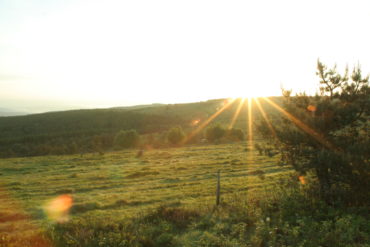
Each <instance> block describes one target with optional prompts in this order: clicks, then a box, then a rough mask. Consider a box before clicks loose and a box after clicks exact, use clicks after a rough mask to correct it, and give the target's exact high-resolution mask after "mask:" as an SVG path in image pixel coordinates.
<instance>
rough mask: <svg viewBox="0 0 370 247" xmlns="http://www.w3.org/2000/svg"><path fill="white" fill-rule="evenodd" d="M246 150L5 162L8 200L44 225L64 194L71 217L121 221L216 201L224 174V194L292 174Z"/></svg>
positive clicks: (228, 147)
mask: <svg viewBox="0 0 370 247" xmlns="http://www.w3.org/2000/svg"><path fill="white" fill-rule="evenodd" d="M246 147H247V143H234V144H220V145H205V146H191V147H183V148H168V149H160V150H148V151H145V152H144V155H143V156H142V157H140V158H136V153H137V150H125V151H120V152H112V153H106V154H105V155H99V154H86V155H84V156H83V157H81V156H80V155H66V156H42V157H33V158H11V159H2V160H1V163H0V164H1V165H0V174H1V175H0V177H1V182H2V186H3V188H5V190H6V192H7V193H8V194H10V197H11V198H12V199H14V200H15V201H16V202H17V203H18V204H20V205H21V206H20V208H22V210H24V211H25V212H26V213H27V214H29V215H31V217H32V219H33V220H35V221H36V223H38V224H40V223H41V224H43V223H45V222H48V219H47V218H46V217H45V215H44V213H43V210H42V207H43V205H45V203H46V202H47V201H48V200H50V199H53V198H55V197H57V196H58V195H60V194H71V195H72V197H73V201H74V203H73V204H74V205H73V207H72V209H71V217H72V218H76V217H87V216H88V217H105V218H111V219H114V220H115V221H119V220H122V219H125V218H127V217H134V216H136V215H137V214H139V213H142V212H145V211H147V210H148V209H153V208H156V207H158V206H159V205H162V204H173V205H180V204H181V205H183V206H186V205H191V206H194V205H196V204H204V203H213V201H214V200H215V189H216V173H217V171H218V170H220V171H221V186H222V188H221V193H222V196H223V197H224V196H225V195H226V194H230V193H234V192H241V191H247V190H250V191H253V190H256V189H259V188H262V187H266V186H268V185H269V177H270V176H276V175H278V174H281V175H282V174H284V173H287V172H288V169H287V168H283V167H279V166H277V160H276V159H277V158H268V157H264V156H260V155H258V153H257V152H255V151H252V150H249V148H246ZM256 171H261V172H263V173H264V176H265V178H264V179H261V176H260V173H259V172H256ZM223 197H222V198H223ZM0 227H1V223H0Z"/></svg>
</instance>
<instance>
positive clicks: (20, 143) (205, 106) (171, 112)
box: [0, 99, 279, 157]
mask: <svg viewBox="0 0 370 247" xmlns="http://www.w3.org/2000/svg"><path fill="white" fill-rule="evenodd" d="M275 100H279V99H275ZM239 102H240V100H236V101H235V102H234V103H233V104H232V105H231V106H230V107H229V108H228V109H227V110H225V111H224V112H223V113H222V114H220V115H219V116H218V117H217V118H216V119H215V120H214V122H213V123H212V124H221V125H222V126H224V127H225V128H226V126H228V125H229V124H230V122H231V119H232V117H233V115H234V113H235V111H236V109H237V107H238V105H239ZM225 103H226V100H224V99H220V100H209V101H206V102H198V103H188V104H172V105H151V106H143V107H127V108H110V109H91V110H73V111H63V112H49V113H42V114H33V115H26V116H16V117H1V118H0V157H20V156H38V155H48V154H56V155H60V154H73V153H85V152H103V151H107V150H111V149H114V148H115V138H116V135H117V134H118V133H119V132H120V131H125V130H135V131H136V132H137V133H138V134H139V135H140V139H141V141H140V143H141V144H142V145H151V146H153V147H161V146H164V145H166V144H168V141H167V134H168V133H167V132H168V131H169V130H170V129H171V128H174V127H181V128H182V129H183V131H184V134H188V133H190V132H191V131H193V130H194V129H196V128H197V127H198V124H200V123H202V122H203V121H205V120H206V119H207V118H209V117H210V116H212V114H214V113H215V112H216V111H217V110H218V109H220V108H221V107H222V106H223V105H224V104H225ZM261 103H262V104H263V102H262V101H261ZM263 106H264V108H265V109H266V110H267V111H268V112H269V113H271V114H274V112H273V111H272V110H271V107H269V106H268V105H267V104H263ZM246 110H247V107H246V106H243V108H242V109H241V113H240V115H239V117H238V121H236V123H235V128H240V129H243V130H244V131H245V130H246V118H247V114H246ZM254 111H255V113H257V112H256V111H257V109H256V107H254ZM254 115H256V114H254ZM257 115H258V114H257ZM229 134H230V133H229ZM234 135H235V133H234ZM239 135H242V134H240V133H239ZM234 137H235V136H234ZM203 138H205V132H204V131H203V132H201V133H200V134H199V135H197V136H195V137H194V140H189V142H190V143H194V142H201V140H202V139H203ZM216 139H219V138H216ZM234 139H235V138H234ZM237 139H238V138H237ZM171 142H173V141H170V143H169V144H171ZM172 144H173V143H172Z"/></svg>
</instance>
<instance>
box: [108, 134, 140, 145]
mask: <svg viewBox="0 0 370 247" xmlns="http://www.w3.org/2000/svg"><path fill="white" fill-rule="evenodd" d="M139 142H140V136H139V134H138V133H137V131H136V130H121V131H120V132H118V134H117V135H116V137H115V138H114V145H115V147H117V148H134V147H137V146H138V145H139Z"/></svg>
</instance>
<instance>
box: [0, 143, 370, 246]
mask: <svg viewBox="0 0 370 247" xmlns="http://www.w3.org/2000/svg"><path fill="white" fill-rule="evenodd" d="M278 160H279V159H278V157H277V156H274V157H269V156H264V155H261V154H260V153H259V152H257V151H256V150H255V149H254V148H253V147H252V146H251V145H249V144H248V142H239V143H229V144H205V145H194V146H186V147H177V148H163V149H153V150H146V151H144V153H143V154H142V155H138V150H134V149H132V150H124V151H116V152H110V153H106V154H104V155H101V154H96V153H89V154H83V155H65V156H40V157H31V158H30V157H27V158H9V159H3V160H1V166H0V174H1V175H0V176H1V190H0V198H1V201H2V203H1V204H0V212H1V213H0V246H4V247H5V246H7V247H12V246H24V247H27V246H29V247H35V246H37V247H51V246H55V247H64V246H81V247H82V246H89V247H94V246H97V247H98V246H138V247H139V246H179V247H180V246H189V247H190V246H230V247H231V246H369V245H368V244H367V243H368V242H369V240H370V229H369V224H368V222H369V219H368V209H367V208H366V207H365V208H355V209H352V208H338V207H332V206H330V205H327V204H326V203H324V202H323V201H321V200H320V199H319V198H318V197H317V187H315V186H316V185H315V180H314V179H312V178H310V177H309V176H307V177H305V178H304V180H302V179H301V180H299V179H298V176H297V175H296V174H295V173H294V171H292V170H291V169H290V168H288V167H287V166H281V165H278ZM219 170H220V172H221V204H220V205H219V206H215V192H216V183H217V178H216V174H217V171H219ZM63 195H71V197H72V199H73V202H72V207H71V208H70V210H68V211H67V212H68V215H62V216H63V217H62V219H60V218H59V219H58V217H55V215H54V216H53V214H50V212H49V213H48V212H47V205H48V203H50V201H52V200H53V199H54V200H55V198H60V196H63ZM49 207H50V206H49ZM54 207H57V208H58V207H60V205H55V204H54ZM60 216H61V215H59V217H60Z"/></svg>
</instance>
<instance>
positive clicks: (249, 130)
mask: <svg viewBox="0 0 370 247" xmlns="http://www.w3.org/2000/svg"><path fill="white" fill-rule="evenodd" d="M252 123H253V119H252V98H248V142H249V145H250V146H251V148H252V149H253V128H252Z"/></svg>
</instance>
